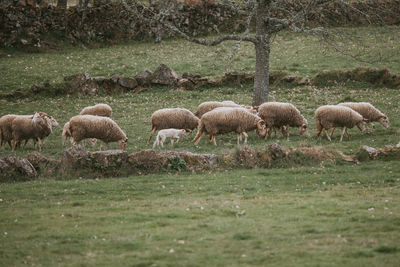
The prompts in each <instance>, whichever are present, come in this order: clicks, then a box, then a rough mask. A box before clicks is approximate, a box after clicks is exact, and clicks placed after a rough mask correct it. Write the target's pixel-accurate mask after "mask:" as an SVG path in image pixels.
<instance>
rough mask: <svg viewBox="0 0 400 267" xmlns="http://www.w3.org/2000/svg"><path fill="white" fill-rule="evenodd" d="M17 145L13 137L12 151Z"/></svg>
mask: <svg viewBox="0 0 400 267" xmlns="http://www.w3.org/2000/svg"><path fill="white" fill-rule="evenodd" d="M16 146H17V140H16V139H13V143H12V151H14V150H15V147H16Z"/></svg>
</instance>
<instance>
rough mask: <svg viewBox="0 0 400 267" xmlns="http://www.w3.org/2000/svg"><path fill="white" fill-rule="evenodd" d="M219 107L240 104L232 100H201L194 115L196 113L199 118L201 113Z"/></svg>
mask: <svg viewBox="0 0 400 267" xmlns="http://www.w3.org/2000/svg"><path fill="white" fill-rule="evenodd" d="M220 107H241V106H240V105H238V104H236V103H235V102H233V101H222V102H218V101H209V102H203V103H201V104H200V105H199V106H198V107H197V110H196V112H195V113H194V115H196V116H197V117H198V118H201V116H203V114H205V113H207V112H209V111H211V110H213V109H215V108H220Z"/></svg>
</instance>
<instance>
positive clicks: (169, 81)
mask: <svg viewBox="0 0 400 267" xmlns="http://www.w3.org/2000/svg"><path fill="white" fill-rule="evenodd" d="M178 80H179V76H178V74H177V73H176V72H175V71H174V70H172V69H170V68H168V67H167V66H166V65H164V64H161V65H160V66H158V68H157V69H156V71H155V72H154V73H153V75H152V79H151V82H152V83H154V84H161V85H174V84H176V83H177V82H178Z"/></svg>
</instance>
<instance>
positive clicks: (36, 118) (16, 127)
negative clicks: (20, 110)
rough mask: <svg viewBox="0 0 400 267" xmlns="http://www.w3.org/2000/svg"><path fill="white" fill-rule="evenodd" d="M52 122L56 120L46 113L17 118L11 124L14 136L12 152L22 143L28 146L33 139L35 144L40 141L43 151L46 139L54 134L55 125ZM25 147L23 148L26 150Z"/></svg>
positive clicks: (40, 147) (40, 148)
mask: <svg viewBox="0 0 400 267" xmlns="http://www.w3.org/2000/svg"><path fill="white" fill-rule="evenodd" d="M52 120H54V119H53V118H52V117H51V116H49V115H47V114H46V113H44V112H39V113H35V114H34V115H33V117H30V116H17V117H16V118H15V119H14V120H13V121H12V124H11V129H12V136H13V145H12V150H13V151H14V150H15V148H16V147H17V146H19V145H20V143H21V141H23V140H25V141H26V142H25V145H26V143H27V141H28V140H29V139H33V140H34V142H36V141H37V140H38V141H39V151H41V150H42V147H43V140H44V138H46V137H47V136H48V135H49V134H50V133H51V132H52V128H53V124H54V122H53V121H52ZM54 121H55V120H54ZM57 124H58V123H57ZM25 145H24V147H23V148H25Z"/></svg>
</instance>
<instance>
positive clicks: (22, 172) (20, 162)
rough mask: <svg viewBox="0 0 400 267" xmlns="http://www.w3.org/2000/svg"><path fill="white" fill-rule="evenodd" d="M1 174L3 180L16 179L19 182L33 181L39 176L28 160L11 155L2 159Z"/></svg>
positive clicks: (0, 163)
mask: <svg viewBox="0 0 400 267" xmlns="http://www.w3.org/2000/svg"><path fill="white" fill-rule="evenodd" d="M0 174H1V175H0V177H1V178H7V177H15V178H18V180H28V179H32V178H35V177H37V175H38V174H37V171H36V169H35V168H34V167H33V166H32V164H31V163H30V162H29V161H28V160H27V159H24V158H18V157H15V156H11V155H10V156H7V157H4V158H1V159H0ZM0 181H1V180H0Z"/></svg>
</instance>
